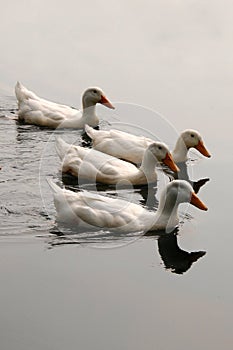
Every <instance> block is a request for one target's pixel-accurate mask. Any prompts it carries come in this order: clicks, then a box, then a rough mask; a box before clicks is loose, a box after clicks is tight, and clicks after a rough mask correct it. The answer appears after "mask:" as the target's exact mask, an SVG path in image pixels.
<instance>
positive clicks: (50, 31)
mask: <svg viewBox="0 0 233 350" xmlns="http://www.w3.org/2000/svg"><path fill="white" fill-rule="evenodd" d="M232 7H233V6H232V4H231V3H230V2H228V1H223V2H221V3H213V2H209V1H207V2H205V4H203V3H202V2H199V1H187V2H185V3H183V2H178V1H175V2H174V1H168V2H166V3H164V2H162V1H158V2H156V3H154V2H152V1H148V3H146V4H144V6H142V4H141V3H140V2H135V1H134V2H131V1H129V2H127V3H125V2H124V3H123V2H122V1H119V2H117V3H115V2H113V1H110V2H108V3H106V2H104V1H100V2H98V3H93V4H92V6H90V4H89V3H88V4H83V3H81V2H79V1H76V2H75V1H71V2H70V4H62V5H57V3H56V2H54V1H49V2H47V1H46V2H45V1H40V2H37V1H35V2H33V3H32V2H31V1H29V0H26V1H24V3H23V6H22V3H15V2H8V3H7V4H5V5H4V7H3V15H2V19H1V23H0V27H1V29H2V32H4V30H5V31H6V28H7V30H8V35H6V36H4V37H2V38H1V62H2V64H1V66H0V70H1V77H2V78H1V97H0V108H1V111H0V115H1V116H0V140H1V141H0V142H1V157H0V166H1V167H2V170H1V171H0V191H1V192H0V193H1V204H0V217H1V227H0V250H1V254H0V278H1V288H0V310H1V315H0V345H1V349H3V350H8V349H9V350H13V349H17V350H21V349H23V350H25V349H33V350H37V349H38V350H39V349H45V350H47V349H48V350H50V349H64V348H68V349H77V348H78V349H83V350H90V349H101V350H102V349H122V350H124V349H127V350H128V349H135V350H137V349H142V348H143V349H145V350H152V349H156V350H157V349H158V350H160V349H166V350H170V349H173V350H174V349H175V350H176V349H177V350H178V349H179V350H185V349H187V348H189V349H190V350H194V349H203V350H204V349H211V350H215V349H220V348H221V349H224V350H228V349H231V348H232V342H233V336H232V326H231V325H232V311H233V310H232V289H233V284H232V267H233V266H232V265H233V262H232V243H233V241H232V240H233V239H232V232H231V231H232V229H231V222H232V213H231V207H232V201H231V197H232V186H231V181H232V173H233V167H232V160H233V158H232V110H233V103H232V97H231V94H232V88H233V79H232V78H233V77H232V56H233V50H232V34H233V26H232V18H231V17H232V16H231V13H232ZM18 79H19V80H21V82H22V83H23V84H25V85H26V86H27V87H28V88H29V89H32V90H33V91H35V92H36V93H37V94H38V95H40V96H42V97H45V98H48V99H51V100H54V101H58V102H61V103H67V104H70V105H72V106H78V107H79V106H80V102H79V101H80V97H79V96H81V93H82V91H83V90H84V89H85V88H86V87H87V86H90V85H99V86H101V87H103V89H104V90H105V92H106V94H107V96H108V97H109V98H110V99H111V101H112V102H113V103H115V104H116V105H117V101H123V102H125V104H123V107H124V108H122V109H121V104H118V109H116V111H114V112H111V111H109V110H107V109H104V108H103V107H100V108H99V109H98V111H99V113H100V115H101V119H102V120H103V121H101V123H103V124H101V127H102V126H103V125H106V124H108V123H112V122H120V123H122V124H123V123H129V124H130V125H133V124H134V125H135V127H139V128H141V127H143V128H144V129H146V131H147V132H152V133H153V134H155V135H156V136H158V137H161V138H164V137H165V138H166V137H167V140H164V141H166V142H167V143H168V144H169V146H172V144H173V142H174V139H175V131H174V130H176V132H180V131H182V130H183V129H185V128H189V127H191V128H195V129H197V130H199V131H200V132H201V134H202V135H203V138H204V140H205V143H206V146H207V148H208V149H209V151H210V152H211V154H212V158H210V159H203V158H200V159H199V158H198V161H197V162H195V164H194V166H193V167H190V171H191V174H192V179H193V180H198V179H200V178H203V177H209V178H210V181H209V182H208V183H207V184H206V185H205V186H203V187H202V188H201V190H200V193H199V197H200V198H201V199H202V200H203V201H204V203H206V205H207V206H208V208H209V210H208V211H207V212H202V211H199V210H198V209H197V208H191V207H190V208H188V212H187V213H186V215H185V216H184V217H183V219H182V221H183V223H182V225H181V227H180V230H179V232H178V235H177V236H176V237H175V236H173V238H171V237H170V238H169V239H168V240H167V241H166V240H165V239H163V238H162V239H161V238H158V237H153V236H152V237H140V238H137V239H135V237H130V236H126V237H110V238H109V236H106V235H105V234H104V233H101V234H100V235H98V236H95V235H93V233H92V235H90V234H87V233H86V234H85V233H84V234H82V235H81V236H80V235H78V234H77V235H70V234H69V232H67V234H65V235H62V234H61V231H60V230H59V228H58V227H57V224H56V220H55V219H56V218H55V209H54V205H53V198H52V193H51V192H50V190H49V187H48V186H47V183H46V177H49V178H51V179H53V180H55V181H56V182H57V183H58V184H59V185H62V179H61V174H60V171H59V165H60V163H59V159H58V157H57V155H56V152H55V150H54V138H53V136H54V135H53V131H51V130H48V129H40V128H38V127H35V126H27V125H19V124H18V123H17V122H16V121H15V120H14V117H15V116H16V113H17V111H16V108H17V106H16V101H15V97H14V91H13V88H14V85H15V83H16V80H18ZM127 103H133V104H137V105H141V106H146V107H145V108H142V109H141V107H140V106H138V107H137V108H136V109H135V110H134V112H135V113H136V111H137V110H138V111H139V113H138V114H135V113H132V111H133V108H134V105H133V106H128V105H127ZM150 109H151V110H158V111H159V112H160V113H161V114H162V115H164V116H165V117H166V118H167V119H168V121H169V122H170V124H169V125H170V127H169V132H168V133H167V134H166V132H165V131H164V133H163V132H162V130H161V128H162V127H161V125H162V124H161V125H159V126H158V124H157V122H158V120H160V119H159V117H158V114H156V113H154V114H153V115H156V116H157V117H156V118H157V119H156V118H154V117H152V116H149V110H150ZM142 112H143V113H142ZM163 120H164V119H163ZM167 125H168V124H167ZM166 130H168V129H166ZM60 133H62V135H63V136H64V137H65V138H67V139H68V140H69V139H77V140H78V142H81V141H80V140H81V132H80V131H69V132H67V131H66V132H63V131H61V132H60ZM112 193H113V192H112ZM118 194H119V195H121V196H123V197H124V198H128V196H130V198H131V200H133V201H134V202H136V203H142V194H141V193H140V191H137V192H133V193H132V192H127V191H126V190H124V191H121V192H119V193H118ZM65 233H66V232H65ZM187 252H200V253H199V255H198V254H197V255H196V258H197V261H195V262H193V263H192V262H190V255H189V254H187Z"/></svg>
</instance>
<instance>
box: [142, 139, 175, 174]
mask: <svg viewBox="0 0 233 350" xmlns="http://www.w3.org/2000/svg"><path fill="white" fill-rule="evenodd" d="M148 149H149V150H150V152H151V153H152V154H153V156H154V157H155V158H156V159H157V161H158V162H160V163H164V164H165V165H167V166H168V167H169V168H170V169H171V170H172V171H174V172H178V171H179V168H178V167H177V165H176V164H175V162H174V160H173V158H172V155H171V153H170V151H169V149H168V146H167V145H166V144H165V143H163V142H159V141H156V142H153V143H152V144H150V145H149V147H148Z"/></svg>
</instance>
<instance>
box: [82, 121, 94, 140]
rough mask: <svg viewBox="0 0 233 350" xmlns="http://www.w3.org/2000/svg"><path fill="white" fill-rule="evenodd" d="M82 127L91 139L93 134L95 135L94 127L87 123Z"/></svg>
mask: <svg viewBox="0 0 233 350" xmlns="http://www.w3.org/2000/svg"><path fill="white" fill-rule="evenodd" d="M84 129H85V131H86V134H87V135H88V136H89V137H90V138H91V139H93V137H94V135H95V129H93V128H92V127H91V126H89V125H88V124H85V126H84Z"/></svg>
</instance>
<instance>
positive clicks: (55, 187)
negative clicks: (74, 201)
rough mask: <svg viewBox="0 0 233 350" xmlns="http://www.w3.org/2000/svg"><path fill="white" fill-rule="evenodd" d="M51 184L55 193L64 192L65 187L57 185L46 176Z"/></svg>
mask: <svg viewBox="0 0 233 350" xmlns="http://www.w3.org/2000/svg"><path fill="white" fill-rule="evenodd" d="M46 180H47V182H48V184H49V186H50V187H51V189H52V190H53V193H54V194H59V193H61V192H63V189H62V188H61V187H59V186H58V185H56V184H55V183H54V182H53V181H52V180H50V179H48V178H46Z"/></svg>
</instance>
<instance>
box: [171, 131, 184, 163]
mask: <svg viewBox="0 0 233 350" xmlns="http://www.w3.org/2000/svg"><path fill="white" fill-rule="evenodd" d="M187 154H188V148H187V146H186V145H185V143H184V140H183V138H182V136H180V137H179V138H178V140H177V142H176V145H175V147H174V150H173V151H172V157H173V159H174V161H175V162H176V163H177V162H186V160H187V159H188V157H187Z"/></svg>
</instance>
